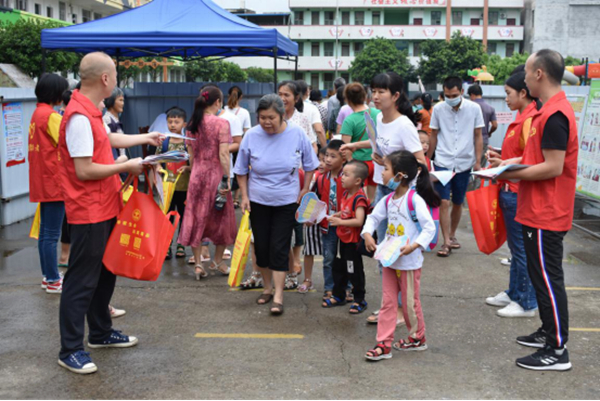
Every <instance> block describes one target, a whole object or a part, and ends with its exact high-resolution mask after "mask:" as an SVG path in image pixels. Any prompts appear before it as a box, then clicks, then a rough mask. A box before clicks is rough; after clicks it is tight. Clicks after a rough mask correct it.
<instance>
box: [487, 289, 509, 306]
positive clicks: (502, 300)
mask: <svg viewBox="0 0 600 401" xmlns="http://www.w3.org/2000/svg"><path fill="white" fill-rule="evenodd" d="M485 303H486V304H488V305H491V306H507V305H508V304H510V297H509V296H508V294H506V293H505V292H504V291H502V292H501V293H499V294H498V295H496V296H495V297H488V298H486V299H485Z"/></svg>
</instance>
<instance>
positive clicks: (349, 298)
mask: <svg viewBox="0 0 600 401" xmlns="http://www.w3.org/2000/svg"><path fill="white" fill-rule="evenodd" d="M346 302H354V294H352V291H351V290H346Z"/></svg>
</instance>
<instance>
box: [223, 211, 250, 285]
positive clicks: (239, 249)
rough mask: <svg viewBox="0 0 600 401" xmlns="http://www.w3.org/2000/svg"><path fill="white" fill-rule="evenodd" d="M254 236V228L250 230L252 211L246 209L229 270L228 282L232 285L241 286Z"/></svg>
mask: <svg viewBox="0 0 600 401" xmlns="http://www.w3.org/2000/svg"><path fill="white" fill-rule="evenodd" d="M251 238H252V230H250V213H249V212H248V211H246V213H244V216H242V221H241V222H240V228H239V230H238V233H237V236H236V237H235V246H234V248H233V255H232V256H231V269H230V271H229V279H228V280H227V284H229V286H230V287H239V285H240V283H241V282H242V278H244V270H245V269H246V263H247V262H248V253H249V252H250V240H251Z"/></svg>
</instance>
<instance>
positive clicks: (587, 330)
mask: <svg viewBox="0 0 600 401" xmlns="http://www.w3.org/2000/svg"><path fill="white" fill-rule="evenodd" d="M569 331H585V332H589V333H600V329H590V328H585V327H583V328H582V327H575V328H573V327H569Z"/></svg>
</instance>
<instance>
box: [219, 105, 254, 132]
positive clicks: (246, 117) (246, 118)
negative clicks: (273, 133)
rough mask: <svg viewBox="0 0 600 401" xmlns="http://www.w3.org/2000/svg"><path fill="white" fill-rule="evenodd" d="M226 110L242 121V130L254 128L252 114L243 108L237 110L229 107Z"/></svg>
mask: <svg viewBox="0 0 600 401" xmlns="http://www.w3.org/2000/svg"><path fill="white" fill-rule="evenodd" d="M225 110H227V111H229V112H230V113H231V114H234V115H235V116H237V118H239V119H240V120H241V121H242V129H250V128H252V122H251V120H250V112H249V111H248V110H246V109H245V108H243V107H236V108H235V109H230V108H229V106H225Z"/></svg>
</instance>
